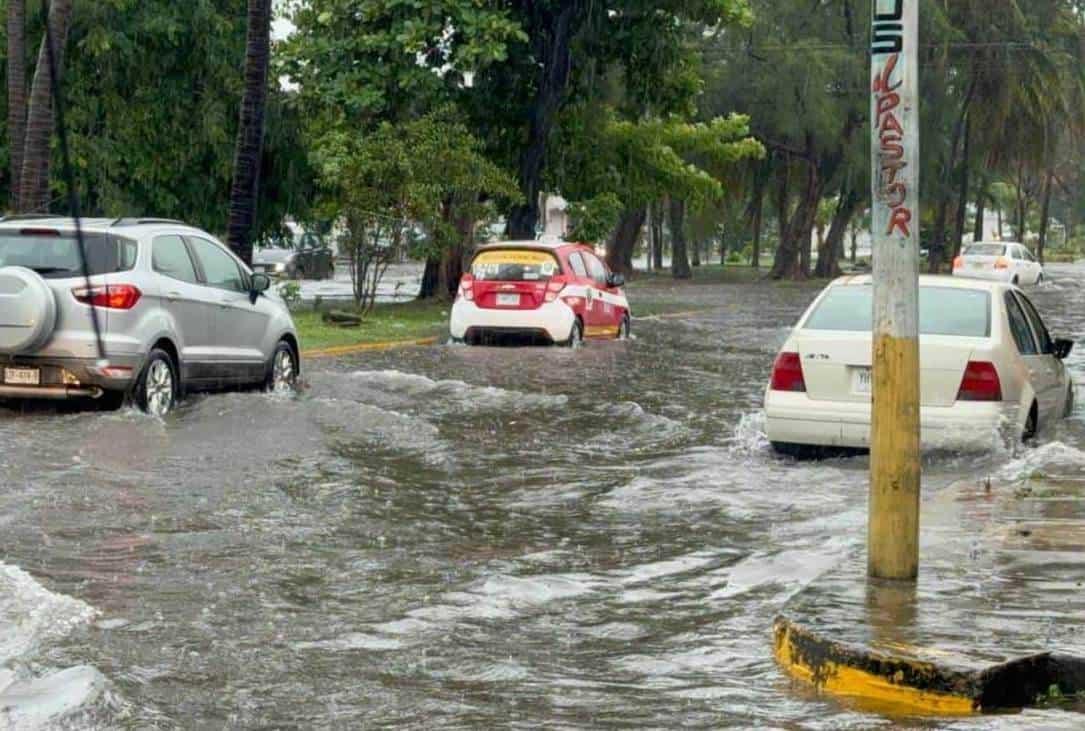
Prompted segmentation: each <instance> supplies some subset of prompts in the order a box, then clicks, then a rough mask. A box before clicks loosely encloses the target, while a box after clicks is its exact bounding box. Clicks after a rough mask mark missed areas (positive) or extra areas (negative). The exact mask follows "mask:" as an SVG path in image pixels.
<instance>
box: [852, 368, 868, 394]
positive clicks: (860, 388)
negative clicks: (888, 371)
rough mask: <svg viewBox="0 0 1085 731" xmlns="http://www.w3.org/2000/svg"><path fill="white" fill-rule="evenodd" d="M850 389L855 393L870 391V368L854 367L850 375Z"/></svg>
mask: <svg viewBox="0 0 1085 731" xmlns="http://www.w3.org/2000/svg"><path fill="white" fill-rule="evenodd" d="M851 383H852V391H854V392H855V393H863V394H867V393H870V391H871V388H870V369H869V368H856V369H855V370H854V372H853V375H852V380H851Z"/></svg>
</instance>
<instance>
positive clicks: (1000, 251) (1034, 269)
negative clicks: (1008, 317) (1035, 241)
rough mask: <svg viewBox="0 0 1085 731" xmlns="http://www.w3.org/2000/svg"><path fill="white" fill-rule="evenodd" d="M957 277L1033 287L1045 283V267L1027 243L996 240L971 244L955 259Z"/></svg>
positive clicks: (954, 272) (954, 266) (954, 267)
mask: <svg viewBox="0 0 1085 731" xmlns="http://www.w3.org/2000/svg"><path fill="white" fill-rule="evenodd" d="M953 276H955V277H971V278H973V279H990V280H993V281H996V282H1008V283H1010V284H1016V285H1018V286H1022V285H1026V284H1029V285H1032V284H1040V283H1041V282H1043V281H1044V268H1043V266H1042V265H1041V264H1040V262H1038V261H1036V259H1035V258H1034V257H1033V256H1032V252H1031V251H1029V250H1028V247H1027V246H1025V245H1024V244H1018V243H1014V242H1006V241H995V242H980V243H978V244H970V245H969V246H967V247H966V248H965V249H964V251H962V252H961V255H960V256H958V257H957V258H956V259H954V260H953Z"/></svg>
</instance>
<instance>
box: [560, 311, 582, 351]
mask: <svg viewBox="0 0 1085 731" xmlns="http://www.w3.org/2000/svg"><path fill="white" fill-rule="evenodd" d="M583 342H584V323H582V322H581V321H580V318H579V317H578V318H576V319H575V320H573V326H572V328H571V329H570V330H569V339H568V340H566V341H565V342H564V343H562V345H564V346H565V347H566V348H575V347H578V346H580V345H581V344H582V343H583Z"/></svg>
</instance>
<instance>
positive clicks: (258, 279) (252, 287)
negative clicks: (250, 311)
mask: <svg viewBox="0 0 1085 731" xmlns="http://www.w3.org/2000/svg"><path fill="white" fill-rule="evenodd" d="M269 289H271V277H269V276H268V275H266V274H264V273H263V272H256V273H255V274H253V275H252V276H251V277H250V278H249V299H250V300H251V301H252V303H253V304H256V298H257V297H259V296H260V295H261V294H263V293H264V292H266V291H268V290H269Z"/></svg>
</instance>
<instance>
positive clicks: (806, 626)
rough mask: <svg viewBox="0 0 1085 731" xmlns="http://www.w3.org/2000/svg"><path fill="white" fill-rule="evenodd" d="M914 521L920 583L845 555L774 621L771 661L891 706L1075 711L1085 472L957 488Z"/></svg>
mask: <svg viewBox="0 0 1085 731" xmlns="http://www.w3.org/2000/svg"><path fill="white" fill-rule="evenodd" d="M922 521H923V522H922V547H921V557H920V572H921V575H920V580H919V582H918V585H917V586H915V587H900V586H894V585H886V584H879V585H872V584H868V582H867V579H866V565H865V555H859V556H855V557H853V558H852V559H851V560H850V561H849V562H848V563H847V564H845V565H844V566H842V567H841V568H839V569H837V570H836V571H834V572H832V573H830V574H827V575H826V576H824V577H822V578H821V579H819V580H818V581H816V582H814V584H812V585H811V586H810V587H809V588H807V589H806V590H805V591H803V592H802V593H801V594H800V595H799V596H797V597H796V598H795V599H794V600H793V601H792V602H791V604H790V605H789V606H788V607H787V608H786V610H785V611H784V612H783V614H782V616H780V617H778V618H777V620H776V624H775V630H774V632H775V651H776V657H777V660H778V661H779V663H780V665H781V666H782V667H783V668H784V669H785V670H787V671H788V672H789V673H790V674H791V675H792V676H793V677H795V678H797V679H799V680H800V681H805V682H809V683H813V684H814V685H815V686H816V687H817V688H818V689H819V690H821V691H824V692H827V693H829V694H831V695H834V696H837V697H839V698H841V699H842V700H845V701H846V702H851V703H853V704H855V705H858V706H861V707H863V708H865V709H867V710H871V711H877V712H882V713H886V714H889V715H933V716H957V715H968V714H972V713H977V712H982V711H991V710H995V709H999V708H1019V707H1022V706H1028V705H1034V704H1036V703H1037V702H1043V701H1044V700H1045V699H1046V700H1047V701H1050V700H1051V699H1053V698H1061V700H1062V702H1064V703H1066V705H1067V706H1070V707H1073V708H1075V709H1076V710H1085V702H1083V699H1085V696H1082V695H1078V696H1076V697H1075V694H1078V693H1081V692H1082V691H1085V474H1074V475H1068V476H1061V477H1056V476H1051V475H1043V476H1038V477H1033V478H1031V479H1028V480H1026V481H1018V482H1001V483H999V482H995V483H992V484H990V485H988V484H986V483H981V484H958V485H955V486H953V487H951V488H949V489H947V490H945V491H943V492H941V493H940V494H938V495H935V496H933V497H932V498H930V499H929V500H927V501H925V502H924V504H923V512H922ZM1052 686H1058V691H1054V690H1053V688H1052ZM1082 723H1083V725H1085V717H1083V719H1082Z"/></svg>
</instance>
